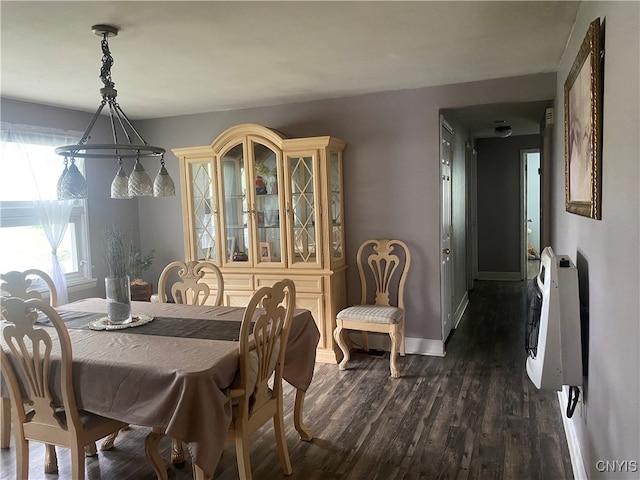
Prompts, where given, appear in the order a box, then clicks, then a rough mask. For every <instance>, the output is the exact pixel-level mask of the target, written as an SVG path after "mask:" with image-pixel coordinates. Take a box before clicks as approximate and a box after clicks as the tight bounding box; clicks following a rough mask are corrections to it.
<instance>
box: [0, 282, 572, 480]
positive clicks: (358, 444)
mask: <svg viewBox="0 0 640 480" xmlns="http://www.w3.org/2000/svg"><path fill="white" fill-rule="evenodd" d="M525 292H526V283H525V282H488V281H484V282H476V287H475V289H474V290H473V292H471V295H470V303H469V306H468V308H467V311H466V313H465V315H464V318H463V319H462V321H461V322H460V325H459V327H458V329H457V330H454V332H453V333H452V335H451V336H450V338H449V341H448V345H447V355H446V357H444V358H440V357H427V356H419V355H407V356H406V357H405V358H401V359H400V360H399V361H398V366H399V368H400V372H401V375H402V377H401V378H400V379H392V378H390V376H389V357H388V354H386V355H384V356H374V355H365V354H364V353H362V352H361V353H354V354H353V355H352V361H351V363H350V364H349V368H350V369H349V370H347V371H344V372H340V371H338V367H337V366H336V365H327V364H316V370H315V378H314V381H313V383H312V385H311V387H310V389H309V391H308V393H307V397H306V401H305V422H306V423H307V424H308V426H309V427H311V428H312V429H313V432H314V439H313V441H312V442H301V441H300V440H299V438H298V436H297V434H296V432H295V430H294V429H293V419H292V415H291V412H292V410H293V390H292V388H291V387H290V386H289V385H288V384H285V412H287V413H286V416H285V426H286V430H287V439H288V447H289V454H290V457H291V463H292V466H293V475H291V476H290V477H288V478H291V479H300V480H394V479H396V480H400V479H402V480H408V479H413V480H431V479H460V480H463V479H468V480H472V479H504V480H529V479H538V480H561V479H562V480H564V479H571V478H573V474H572V471H571V462H570V458H569V452H568V448H567V443H566V440H565V436H564V430H563V426H562V419H561V416H560V415H561V413H560V408H559V405H558V401H557V395H556V392H540V391H538V390H536V389H535V387H534V386H533V385H532V384H531V382H530V381H529V379H528V378H527V377H526V373H525V352H524V309H525V302H526V298H525ZM148 431H149V429H147V428H144V427H137V426H132V427H131V429H130V430H128V431H125V432H123V433H122V434H121V435H120V436H119V437H118V440H117V442H116V446H115V448H114V449H113V450H111V451H108V452H100V453H99V456H98V457H93V458H89V459H87V478H90V479H95V480H116V479H117V480H122V479H136V480H153V479H155V475H154V473H153V471H152V469H151V467H150V466H149V464H148V463H147V462H146V459H145V456H144V452H143V443H144V436H145V435H146V434H147V433H148ZM161 448H162V451H163V455H164V456H165V458H167V457H168V452H169V448H170V443H169V441H168V440H167V439H165V440H163V443H162V444H161ZM14 451H15V449H14V447H13V442H12V447H11V448H10V449H7V450H2V453H1V461H0V466H1V468H2V475H1V478H2V479H7V480H8V479H13V478H14V476H13V472H14V471H15V470H14V465H15V464H14V456H13V453H14ZM43 451H44V448H43V447H42V445H38V444H33V445H32V446H31V452H32V454H31V462H30V465H31V477H30V478H32V479H39V478H47V479H56V478H59V479H67V478H69V455H68V452H67V451H65V450H64V449H58V458H59V463H60V475H59V476H56V475H43V474H42V471H43V470H42V468H43V467H42V466H43ZM251 461H252V470H253V477H254V478H255V479H257V480H265V479H266V480H270V479H281V478H287V477H283V476H282V474H281V471H280V467H279V462H278V456H277V453H276V449H275V442H274V434H273V427H272V426H271V425H269V424H267V425H266V426H265V427H263V428H262V429H261V430H260V431H259V432H258V433H257V434H255V435H254V436H253V437H252V443H251ZM168 474H169V479H185V480H186V479H190V478H191V469H190V464H189V460H187V463H186V465H185V466H183V467H180V468H177V467H173V466H172V467H170V468H169V471H168ZM215 478H216V480H235V479H237V478H238V471H237V467H236V459H235V450H234V446H233V444H227V445H226V447H225V450H224V454H223V456H222V459H221V461H220V464H219V465H218V468H217V470H216V474H215Z"/></svg>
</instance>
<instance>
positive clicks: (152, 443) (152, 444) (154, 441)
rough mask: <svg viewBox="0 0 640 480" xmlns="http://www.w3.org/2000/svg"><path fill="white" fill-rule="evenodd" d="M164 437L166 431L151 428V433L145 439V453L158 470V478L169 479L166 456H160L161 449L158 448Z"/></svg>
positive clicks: (154, 468)
mask: <svg viewBox="0 0 640 480" xmlns="http://www.w3.org/2000/svg"><path fill="white" fill-rule="evenodd" d="M162 438H164V433H163V432H162V431H161V430H159V429H156V428H154V429H153V430H151V433H149V435H147V436H146V437H145V439H144V453H145V454H146V456H147V460H149V463H151V467H152V468H153V471H154V472H156V477H157V479H158V480H168V478H169V476H168V475H167V468H168V464H167V462H166V461H165V460H164V458H162V457H161V456H160V451H159V450H158V445H159V443H160V440H162Z"/></svg>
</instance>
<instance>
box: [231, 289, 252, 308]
mask: <svg viewBox="0 0 640 480" xmlns="http://www.w3.org/2000/svg"><path fill="white" fill-rule="evenodd" d="M252 296H253V292H244V291H242V292H227V291H226V290H225V292H224V304H225V305H226V306H228V307H246V306H247V305H248V304H249V301H250V300H251V297H252Z"/></svg>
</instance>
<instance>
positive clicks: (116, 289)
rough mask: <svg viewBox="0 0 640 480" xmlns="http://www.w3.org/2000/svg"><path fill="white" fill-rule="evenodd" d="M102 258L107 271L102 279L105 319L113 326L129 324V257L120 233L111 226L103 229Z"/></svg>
mask: <svg viewBox="0 0 640 480" xmlns="http://www.w3.org/2000/svg"><path fill="white" fill-rule="evenodd" d="M104 257H105V263H106V264H107V269H108V276H107V277H106V278H105V279H104V284H105V291H106V297H107V318H108V319H109V322H110V323H113V324H123V323H130V322H131V291H130V288H129V276H128V275H127V273H128V269H129V268H128V264H129V256H128V254H127V251H126V250H125V248H124V242H123V239H122V233H121V232H120V230H119V229H118V228H117V227H115V226H113V225H111V226H107V227H105V229H104Z"/></svg>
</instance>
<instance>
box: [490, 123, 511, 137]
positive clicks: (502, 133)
mask: <svg viewBox="0 0 640 480" xmlns="http://www.w3.org/2000/svg"><path fill="white" fill-rule="evenodd" d="M494 133H495V134H496V136H497V137H500V138H507V137H508V136H510V135H511V134H512V133H513V131H512V130H511V125H499V126H497V127H496V128H495V130H494Z"/></svg>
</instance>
